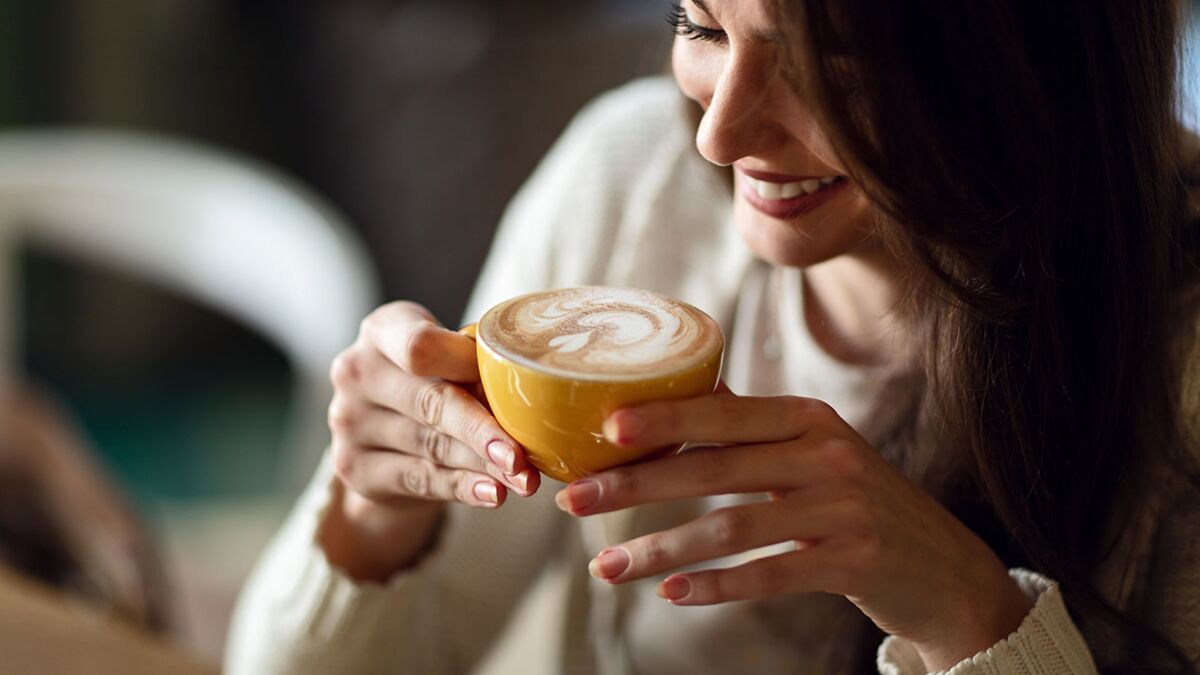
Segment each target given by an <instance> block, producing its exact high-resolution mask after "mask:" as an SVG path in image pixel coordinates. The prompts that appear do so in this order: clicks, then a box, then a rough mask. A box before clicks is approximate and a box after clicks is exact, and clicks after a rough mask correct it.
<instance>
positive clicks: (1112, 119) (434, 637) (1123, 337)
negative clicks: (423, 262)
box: [228, 0, 1200, 674]
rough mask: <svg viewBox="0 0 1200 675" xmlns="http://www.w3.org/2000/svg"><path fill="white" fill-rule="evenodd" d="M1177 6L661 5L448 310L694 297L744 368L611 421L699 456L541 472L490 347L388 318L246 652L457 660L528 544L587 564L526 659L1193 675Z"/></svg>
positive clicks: (255, 593)
mask: <svg viewBox="0 0 1200 675" xmlns="http://www.w3.org/2000/svg"><path fill="white" fill-rule="evenodd" d="M1178 20H1179V16H1178V8H1177V7H1176V6H1175V5H1174V4H1172V3H1165V2H1164V3H1130V2H1127V1H1126V0H1087V1H1086V2H1084V1H1083V0H1079V1H1077V2H1063V3H1057V4H1055V5H1054V6H1052V7H1047V6H1046V5H1045V3H1043V2H1041V0H970V1H967V0H936V1H934V2H925V3H917V4H914V3H905V4H903V5H901V4H899V3H891V2H882V1H879V0H836V1H835V0H774V1H768V0H738V1H737V2H734V1H733V0H703V1H701V0H686V1H685V2H683V3H681V4H679V5H675V6H673V7H672V8H671V9H670V10H669V13H668V21H669V23H670V25H671V28H672V29H673V30H674V31H675V33H676V36H677V37H676V41H675V45H674V52H673V71H674V76H675V77H674V82H673V83H672V82H669V81H667V80H663V79H660V80H653V81H643V82H638V83H634V84H631V85H629V86H627V87H625V88H623V89H622V90H619V91H617V92H614V93H613V94H610V95H608V96H606V97H604V98H603V99H601V100H600V101H598V102H596V103H595V104H593V105H592V106H590V107H589V108H588V109H587V110H586V111H584V112H583V113H581V114H580V116H579V118H578V119H577V120H576V121H575V123H573V125H572V126H571V128H570V129H568V131H567V132H566V134H565V135H564V137H563V139H562V140H561V141H560V143H559V145H558V146H557V147H556V148H555V149H554V150H553V151H552V152H551V154H550V155H549V156H548V157H547V159H546V160H545V162H544V163H543V165H542V167H541V168H539V170H538V171H537V172H536V173H535V175H534V176H533V177H532V178H531V180H530V182H529V183H528V184H527V185H526V187H525V188H524V190H523V191H522V193H521V194H520V195H518V197H517V198H516V200H515V201H514V202H513V204H512V206H511V208H510V210H509V212H508V214H507V216H506V217H505V220H504V222H503V224H502V227H501V231H500V234H499V235H498V237H497V239H496V241H495V243H494V245H493V249H492V253H491V256H490V258H489V261H488V263H487V265H486V266H485V267H484V269H483V271H482V274H481V276H480V278H479V281H478V283H477V286H476V292H475V296H474V298H473V301H472V304H471V308H470V309H469V310H468V312H467V316H466V317H465V320H466V321H474V320H475V319H477V318H478V316H479V314H481V313H482V310H483V309H485V308H487V307H490V306H492V305H494V304H496V303H498V302H499V301H501V300H504V299H505V298H507V297H510V296H514V295H518V294H520V293H525V292H529V291H534V290H540V289H544V288H553V287H561V286H576V285H585V284H603V285H611V286H638V287H643V288H648V289H651V290H654V291H658V292H661V293H666V294H669V295H673V296H676V297H679V298H681V299H684V300H686V301H688V302H690V303H692V304H694V305H696V306H698V307H700V308H702V309H704V310H706V311H708V312H709V313H710V314H712V315H713V316H714V317H716V318H717V319H718V320H719V321H720V322H721V324H722V326H723V328H724V329H725V331H726V334H727V336H728V350H727V354H726V357H727V358H726V364H725V372H724V379H725V383H726V385H727V387H724V388H721V389H720V390H719V391H718V392H717V393H715V394H712V395H708V396H701V397H697V398H692V399H686V400H681V401H671V402H654V403H649V404H646V405H643V406H640V407H637V408H629V409H625V410H619V411H616V412H614V413H613V414H612V415H611V416H609V417H608V419H607V420H606V422H605V426H604V432H605V435H606V437H607V439H608V440H609V441H610V442H612V443H615V444H618V445H623V446H627V447H631V448H637V447H643V448H650V447H660V446H663V445H673V444H681V443H691V444H694V446H699V447H693V449H691V450H689V451H687V452H684V453H681V454H678V455H675V456H672V457H666V458H659V459H655V460H653V461H647V462H644V463H641V464H637V465H631V466H625V467H621V468H618V469H614V470H610V471H606V472H603V473H600V474H596V475H593V476H590V477H588V478H586V479H583V480H580V481H576V482H575V483H572V484H571V485H569V486H567V487H566V488H565V489H563V490H561V491H559V492H557V494H554V495H550V494H549V493H550V492H551V491H550V490H540V491H539V487H540V480H541V479H540V476H539V474H538V473H537V472H536V471H534V470H533V469H532V468H531V467H530V465H529V464H528V462H527V461H526V458H525V456H524V452H523V450H522V449H521V448H520V447H519V446H518V445H517V444H516V443H515V442H513V440H512V439H511V438H510V437H509V436H508V435H507V434H506V433H505V432H504V431H503V429H501V428H500V427H499V426H498V425H497V424H496V422H495V420H494V419H493V418H492V417H491V415H490V414H489V411H488V410H487V409H486V408H485V407H484V406H483V405H482V404H481V403H480V402H479V400H478V399H477V397H476V395H475V394H476V392H475V389H474V386H475V385H474V383H475V381H476V380H477V379H478V373H477V369H476V366H475V362H474V357H473V346H472V344H471V343H470V341H469V340H468V339H466V338H464V337H462V336H460V335H458V334H457V333H455V332H453V331H451V330H448V329H445V328H443V327H441V326H439V325H438V324H437V323H436V321H435V320H434V319H433V317H432V316H431V315H430V314H429V312H428V311H427V310H425V309H424V308H423V307H421V306H420V305H416V304H414V303H410V302H400V303H393V304H391V305H387V306H385V307H382V308H380V309H379V310H377V311H376V312H375V313H373V314H372V315H371V316H370V317H368V319H367V320H366V321H365V322H364V323H363V330H362V333H361V335H360V338H359V340H358V341H357V342H356V343H355V344H354V345H353V346H351V347H350V348H348V349H347V350H346V351H345V352H343V354H342V355H341V356H340V357H339V358H338V360H337V362H335V364H334V367H333V372H332V376H333V379H334V383H335V385H336V388H337V393H336V395H335V398H334V400H333V403H332V405H331V408H330V424H331V427H332V430H333V444H332V446H331V448H330V451H329V453H328V457H327V459H326V461H325V462H324V463H323V465H322V466H321V467H320V469H319V470H318V473H317V476H316V477H315V478H314V481H313V483H312V485H311V487H310V490H309V492H308V494H307V495H306V496H305V497H304V499H303V500H302V502H301V503H300V504H299V505H298V506H297V509H296V511H295V514H294V515H293V517H292V519H291V521H290V522H289V524H288V525H287V526H286V528H285V530H284V532H283V533H282V534H281V535H280V537H279V539H278V540H277V541H276V543H275V544H274V545H273V547H272V549H271V551H270V552H269V553H268V555H267V556H266V558H265V559H264V561H263V563H262V565H261V567H260V570H259V572H258V574H257V575H256V576H255V578H254V579H252V581H251V582H250V585H249V587H248V588H247V590H246V593H245V595H244V597H243V600H242V604H241V608H240V610H239V615H238V619H237V622H236V625H235V628H234V634H233V636H232V640H231V642H232V647H231V651H230V654H229V660H228V666H229V670H230V672H233V673H239V672H246V673H251V672H253V673H264V672H329V671H336V672H381V671H383V672H387V671H395V672H421V673H450V672H463V671H467V670H471V669H473V668H475V667H477V666H479V664H481V663H483V662H484V657H485V656H486V655H487V653H488V652H489V650H490V649H491V648H492V647H493V645H494V643H495V642H496V640H497V639H498V638H499V636H500V635H501V632H502V628H503V627H504V623H505V621H506V620H507V619H508V618H509V617H510V615H512V607H513V606H514V605H516V604H517V603H518V602H519V601H521V600H522V599H523V598H524V597H526V596H527V595H530V594H531V590H530V589H531V588H532V583H533V581H534V580H535V579H536V578H537V576H538V574H539V573H540V572H542V571H544V570H550V571H551V572H552V573H551V574H550V575H549V576H548V577H547V579H549V580H555V579H558V580H565V585H564V586H563V587H562V588H560V589H559V590H560V591H561V594H560V595H557V596H555V595H553V594H550V595H546V594H543V593H537V594H533V597H537V598H541V599H542V601H544V602H549V600H546V598H548V597H549V598H553V599H554V601H557V602H560V603H561V604H560V608H561V609H562V610H563V611H565V617H566V618H565V620H563V621H562V622H561V624H555V625H552V626H550V627H549V628H546V627H545V626H542V627H540V628H539V629H537V630H539V631H541V632H540V633H538V632H535V633H534V635H536V637H534V638H533V639H532V640H530V641H527V642H522V643H520V644H518V645H517V647H516V649H515V653H517V654H520V655H524V658H525V659H527V660H532V659H534V656H533V655H534V654H542V653H544V654H552V655H554V663H553V664H552V665H548V666H546V667H545V670H553V671H562V672H570V673H587V672H601V673H629V672H654V673H689V674H690V673H709V672H711V673H728V672H739V673H740V672H769V673H775V672H794V671H804V672H808V671H819V672H847V673H850V672H854V673H857V672H862V671H863V670H864V669H865V668H869V667H873V666H876V665H877V666H878V668H879V670H880V671H881V672H883V673H889V674H890V673H924V672H926V671H930V670H933V671H937V670H948V669H953V671H954V672H955V673H957V674H961V673H974V672H980V673H985V672H997V673H999V672H1055V673H1058V672H1064V673H1067V672H1069V673H1094V672H1096V670H1097V669H1098V667H1099V668H1103V669H1105V670H1112V671H1114V672H1126V671H1137V672H1147V671H1161V672H1196V670H1197V665H1198V663H1200V629H1197V627H1196V625H1195V616H1194V615H1195V608H1196V606H1197V603H1198V602H1200V578H1198V573H1197V570H1200V544H1198V543H1197V542H1200V537H1197V536H1196V534H1197V532H1198V531H1200V482H1198V481H1197V480H1196V475H1197V474H1196V459H1197V456H1198V453H1200V428H1197V424H1196V420H1198V419H1200V287H1198V286H1197V283H1198V282H1200V279H1198V273H1197V269H1200V267H1198V262H1200V255H1198V251H1200V248H1198V237H1197V227H1196V224H1195V214H1196V212H1195V210H1194V209H1193V208H1192V207H1191V206H1190V205H1189V200H1188V190H1189V189H1191V188H1192V187H1193V185H1194V181H1193V178H1194V177H1195V176H1197V175H1198V171H1197V169H1198V168H1200V166H1198V164H1197V161H1196V159H1197V144H1196V142H1195V138H1194V137H1193V136H1191V135H1190V134H1189V133H1187V132H1186V131H1184V130H1183V129H1182V128H1181V127H1180V126H1179V125H1178V124H1177V123H1176V121H1175V119H1174V116H1173V110H1174V107H1173V102H1174V82H1175V80H1174V64H1175V44H1176V42H1175V29H1176V26H1177V24H1178ZM680 92H682V94H683V97H684V98H686V99H690V101H691V103H686V104H685V103H684V101H683V100H681V98H680V96H679V93H680ZM689 106H690V107H689ZM696 111H698V112H699V114H698V115H696V114H695V113H696ZM693 118H698V119H699V122H698V124H696V123H693ZM709 164H715V165H718V166H721V167H730V168H731V169H732V171H731V172H714V171H712V170H711V169H710V168H709V167H708V166H707V165H709ZM731 177H732V180H730V178H731ZM734 392H737V393H734ZM551 496H552V497H553V502H551V499H550V498H551ZM555 506H557V507H558V508H557V510H556V509H555V508H554V507H555ZM555 570H559V571H561V573H559V574H554V573H553V572H554V571H555ZM585 570H586V572H585ZM586 574H590V575H591V577H592V579H588V578H587V576H585V575H586ZM735 601H739V602H735ZM539 615H542V616H558V614H555V613H554V612H553V611H552V610H551V608H549V607H545V606H538V607H533V608H532V610H531V611H528V612H522V613H520V614H519V615H518V616H521V617H530V616H533V617H536V616H539ZM547 631H549V632H550V633H551V634H550V635H547V634H546V632H547ZM515 634H516V635H522V633H520V631H518V632H517V633H515ZM524 634H525V635H528V634H529V633H524ZM884 638H886V639H884ZM880 640H882V644H881V643H880ZM559 647H561V649H559ZM516 667H521V668H526V669H529V668H531V665H530V663H525V664H523V665H520V666H516ZM535 670H536V668H535Z"/></svg>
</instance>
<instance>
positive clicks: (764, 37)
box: [689, 0, 784, 44]
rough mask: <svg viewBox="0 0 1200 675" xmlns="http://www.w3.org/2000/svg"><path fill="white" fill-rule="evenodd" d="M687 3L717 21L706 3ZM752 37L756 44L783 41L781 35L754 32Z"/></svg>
mask: <svg viewBox="0 0 1200 675" xmlns="http://www.w3.org/2000/svg"><path fill="white" fill-rule="evenodd" d="M689 1H690V2H691V3H692V4H693V5H695V6H696V9H698V10H700V11H701V12H704V13H705V14H707V15H708V18H710V19H712V20H714V21H715V20H716V19H717V17H716V16H715V15H713V12H712V10H711V9H709V7H708V3H706V2H704V0H689ZM752 37H754V39H755V40H756V41H758V42H773V43H776V44H782V43H783V41H784V37H783V35H781V34H779V33H763V32H759V31H755V32H754V33H752Z"/></svg>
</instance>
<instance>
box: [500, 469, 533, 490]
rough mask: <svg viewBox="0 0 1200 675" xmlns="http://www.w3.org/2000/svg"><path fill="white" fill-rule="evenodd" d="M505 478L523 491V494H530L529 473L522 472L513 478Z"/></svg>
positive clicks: (513, 475)
mask: <svg viewBox="0 0 1200 675" xmlns="http://www.w3.org/2000/svg"><path fill="white" fill-rule="evenodd" d="M505 478H507V479H508V482H510V483H512V484H513V485H515V486H516V488H517V489H518V490H520V491H521V494H529V472H527V471H522V472H521V473H515V474H512V475H511V476H509V475H506V476H505Z"/></svg>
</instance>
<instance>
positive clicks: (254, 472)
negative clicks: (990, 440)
mask: <svg viewBox="0 0 1200 675" xmlns="http://www.w3.org/2000/svg"><path fill="white" fill-rule="evenodd" d="M666 9H667V2H666V0H663V1H662V2H647V1H646V0H574V1H572V2H552V1H537V0H391V1H383V0H336V1H325V2H321V1H318V0H289V1H283V0H279V1H272V0H256V1H254V2H248V1H245V0H111V1H98V0H0V226H2V229H0V312H3V317H2V318H0V356H2V357H3V358H4V360H5V363H3V365H0V374H2V377H3V380H4V384H5V385H6V386H7V387H8V388H9V389H10V390H12V391H14V392H17V393H16V394H14V395H13V396H14V397H15V400H16V401H17V402H16V403H13V404H12V406H13V407H14V408H16V409H17V410H20V411H22V412H19V413H18V414H17V417H18V418H19V420H18V422H14V425H16V426H20V421H21V420H23V421H24V422H27V423H29V424H31V425H32V426H34V427H38V426H39V425H47V426H50V427H55V428H61V429H65V430H66V431H64V432H63V434H62V435H61V436H56V437H55V438H57V439H58V441H57V446H70V447H69V448H68V449H65V450H64V449H61V448H59V449H54V450H38V451H31V450H30V449H29V448H30V447H38V448H41V447H42V446H41V445H39V443H40V442H42V441H39V442H30V441H29V440H28V439H27V437H25V436H20V435H18V434H14V433H10V434H8V435H9V436H10V438H8V439H7V440H6V441H5V443H6V444H7V445H9V446H14V447H15V448H16V449H14V450H10V451H9V454H10V455H14V454H15V455H17V456H19V455H20V453H21V452H25V453H26V454H34V455H39V456H40V455H53V456H57V455H59V454H63V455H66V456H75V455H87V456H91V457H94V459H93V460H91V461H92V462H93V463H94V465H95V466H92V467H90V468H89V469H88V471H90V472H91V473H92V474H94V475H100V476H104V477H106V478H107V479H108V481H109V482H110V483H111V484H112V485H114V486H116V488H115V490H116V492H117V493H119V494H120V495H123V497H118V498H116V499H118V500H119V499H122V498H123V499H124V500H125V501H126V502H127V503H128V504H129V505H130V509H129V510H130V511H131V512H132V513H133V514H134V519H135V520H137V521H138V522H140V523H141V524H142V525H143V526H144V528H145V531H146V532H147V533H148V543H147V544H146V546H145V547H144V548H146V549H149V551H142V554H144V555H147V556H151V557H153V555H154V553H153V552H154V551H155V550H157V552H158V555H159V557H160V558H161V560H162V561H163V568H162V570H161V571H162V574H161V579H162V584H163V586H164V587H165V588H166V589H167V591H166V595H167V596H168V597H169V598H170V603H169V607H167V608H166V610H165V611H166V616H165V618H164V619H163V621H162V624H163V625H164V626H165V629H166V631H167V632H168V634H169V635H171V636H172V639H173V640H174V641H176V642H177V643H178V644H181V645H183V646H184V648H185V649H187V650H189V651H191V652H192V653H194V654H197V655H199V656H200V657H201V658H202V659H204V660H207V661H209V662H212V663H216V662H217V661H218V659H219V656H220V653H221V649H222V645H223V640H224V630H225V625H226V621H227V620H228V614H229V611H230V609H231V607H232V604H233V600H234V596H235V594H236V592H237V587H238V585H239V584H240V582H241V581H242V579H243V577H244V576H245V574H246V573H247V572H248V570H249V567H250V565H251V564H252V562H253V560H254V559H255V556H256V555H257V554H258V553H259V551H260V550H261V548H262V546H264V545H265V543H266V539H267V537H269V535H270V533H271V532H272V531H273V530H274V529H275V528H276V527H277V526H278V524H279V522H280V520H281V519H282V517H283V515H284V513H285V511H286V508H287V507H288V505H289V504H290V502H291V500H292V499H293V498H294V497H295V494H296V492H297V491H298V490H299V489H300V487H301V486H302V482H303V480H304V477H305V476H306V475H307V474H308V473H309V472H310V471H311V469H312V467H313V463H314V462H315V461H316V458H317V456H318V455H319V453H320V451H321V449H322V447H323V444H324V443H325V442H326V441H327V433H326V432H325V431H324V412H323V411H324V406H325V404H326V402H327V396H328V392H327V385H326V383H325V381H324V370H325V369H326V368H327V363H328V359H329V358H331V357H332V355H333V354H335V353H336V350H337V349H339V348H340V347H342V346H345V345H347V344H349V342H350V341H351V340H352V339H353V336H354V333H355V331H356V328H357V321H358V319H359V318H361V316H362V315H363V313H365V312H366V311H367V310H368V309H369V308H370V307H372V306H374V305H375V304H377V303H379V302H381V301H383V300H385V299H394V298H408V299H413V300H416V301H419V302H421V303H423V304H425V305H427V306H428V307H430V308H431V309H432V310H433V311H434V313H435V314H436V315H437V316H438V317H439V318H440V319H441V320H442V321H443V322H444V323H447V324H455V323H457V322H458V321H459V319H460V314H461V312H462V309H463V307H464V305H465V303H466V299H467V295H468V293H469V291H470V288H471V284H472V282H473V280H474V277H475V273H476V271H477V270H478V267H479V265H480V263H481V262H482V259H483V256H484V255H485V254H486V251H487V249H488V246H489V243H490V240H491V237H492V233H493V229H494V227H495V225H496V223H497V220H498V218H499V216H500V214H501V211H502V209H503V207H504V205H505V203H506V201H507V200H508V199H509V198H510V197H511V195H512V194H513V192H514V191H515V190H516V189H517V187H518V186H519V185H520V184H521V182H522V181H523V180H524V179H525V178H526V177H527V176H528V174H529V173H530V171H531V170H532V169H533V167H534V165H535V164H536V162H537V161H538V159H539V158H540V157H541V156H542V155H543V154H544V153H545V151H546V150H547V148H548V147H549V145H550V144H551V143H552V141H553V140H554V139H555V137H556V136H557V135H558V134H559V133H560V132H561V130H562V129H563V127H564V126H565V124H566V123H567V121H568V120H569V119H570V117H571V116H572V114H573V113H574V112H575V111H577V110H578V109H579V108H580V106H582V105H583V104H584V103H585V102H586V101H587V100H589V99H590V98H592V97H593V96H595V95H596V94H598V93H599V92H602V91H604V90H606V89H609V88H611V87H614V86H617V85H619V84H621V83H623V82H626V81H628V80H630V79H632V78H634V77H637V76H639V75H646V74H656V73H662V72H664V71H665V68H666V63H667V52H668V50H669V46H670V35H669V31H668V28H667V27H666V24H665V23H664V20H663V17H664V15H665V13H666ZM31 399H32V400H34V401H36V404H31V403H29V401H30V400H31ZM30 405H33V406H34V408H35V409H36V410H37V411H40V412H38V413H37V414H34V413H30V412H28V410H29V408H28V406H30ZM35 431H36V429H35ZM43 440H44V439H43ZM45 443H48V444H51V445H54V444H55V443H56V442H55V441H53V440H51V441H45ZM22 448H24V449H22ZM2 458H3V455H0V460H2ZM38 461H39V462H40V461H42V460H38ZM84 463H85V464H86V462H84ZM3 466H4V463H3V461H0V468H2V467H3ZM39 466H40V464H39ZM55 466H58V465H55ZM42 473H43V474H52V475H58V473H55V472H54V471H52V470H45V471H43V472H42ZM85 473H86V472H85ZM38 480H39V481H40V480H42V479H40V478H39V479H38ZM46 480H56V479H46ZM80 480H86V477H85V478H83V479H80ZM57 489H58V488H55V487H54V486H42V485H41V484H40V483H38V484H37V485H35V486H34V487H33V490H34V492H38V493H40V494H42V495H43V497H44V500H45V501H52V498H50V497H45V495H53V494H57V493H56V490H57ZM67 491H68V492H70V490H69V489H68V490H67ZM109 496H110V497H111V496H112V495H109ZM0 501H2V500H0ZM44 506H45V508H44V510H46V511H47V512H48V513H49V514H50V515H49V516H47V518H48V521H49V522H51V525H49V526H47V527H49V528H51V529H52V528H53V527H59V528H61V527H64V526H62V525H53V522H52V521H53V520H54V518H55V517H56V516H55V514H56V513H59V511H61V508H60V507H58V506H55V505H54V504H46V505H44ZM3 508H4V507H3V505H2V504H0V511H3ZM73 508H78V509H79V510H80V511H82V520H84V521H90V520H91V519H92V517H93V515H94V511H95V507H94V505H92V507H89V505H88V503H82V504H81V505H75V506H73ZM59 516H61V513H59ZM9 519H10V521H14V522H15V523H16V525H12V524H10V527H15V528H17V529H20V528H21V527H23V525H22V523H24V522H26V520H27V518H26V517H25V516H24V515H23V514H22V512H21V511H20V508H19V507H12V508H10V511H9ZM91 526H93V527H94V529H103V528H102V526H101V523H100V522H98V521H97V522H95V523H91ZM67 527H68V528H69V526H67ZM68 534H69V533H68ZM37 535H38V532H33V533H32V534H30V533H28V532H25V533H24V536H32V537H34V538H36V537H37ZM76 536H77V537H80V538H87V536H89V535H88V534H87V533H86V532H85V533H81V534H77V535H76ZM69 538H70V537H68V539H69ZM68 548H70V547H68ZM79 550H85V551H86V550H87V545H80V546H77V547H75V549H74V550H68V551H66V552H63V551H59V552H54V551H49V552H46V553H45V555H44V556H42V557H41V558H37V559H33V560H26V561H24V565H25V567H26V568H28V569H29V570H36V569H39V566H41V567H40V568H41V569H44V568H45V566H46V564H47V563H46V560H47V559H53V560H60V559H70V558H71V556H72V555H74V556H75V557H76V558H85V559H86V557H87V553H86V552H85V553H79ZM0 553H3V551H2V550H0ZM9 553H10V555H15V554H13V552H12V551H9ZM47 556H48V557H47ZM55 556H57V557H55ZM18 557H19V556H18ZM20 563H21V561H20V560H18V561H17V563H14V565H15V566H16V567H18V568H20V567H21V566H22V565H21V564H20ZM64 565H65V563H64ZM66 566H67V567H69V565H66ZM52 581H53V580H52ZM67 585H71V582H69V580H68V582H67ZM76 585H79V584H76ZM93 585H98V586H100V587H102V588H101V590H103V588H104V587H106V586H105V583H98V584H93ZM113 585H114V583H108V586H113ZM115 585H116V586H120V584H119V583H115ZM109 590H110V592H111V588H110V589H109ZM85 595H86V593H85ZM92 595H104V593H102V592H98V591H95V589H93V592H92Z"/></svg>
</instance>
